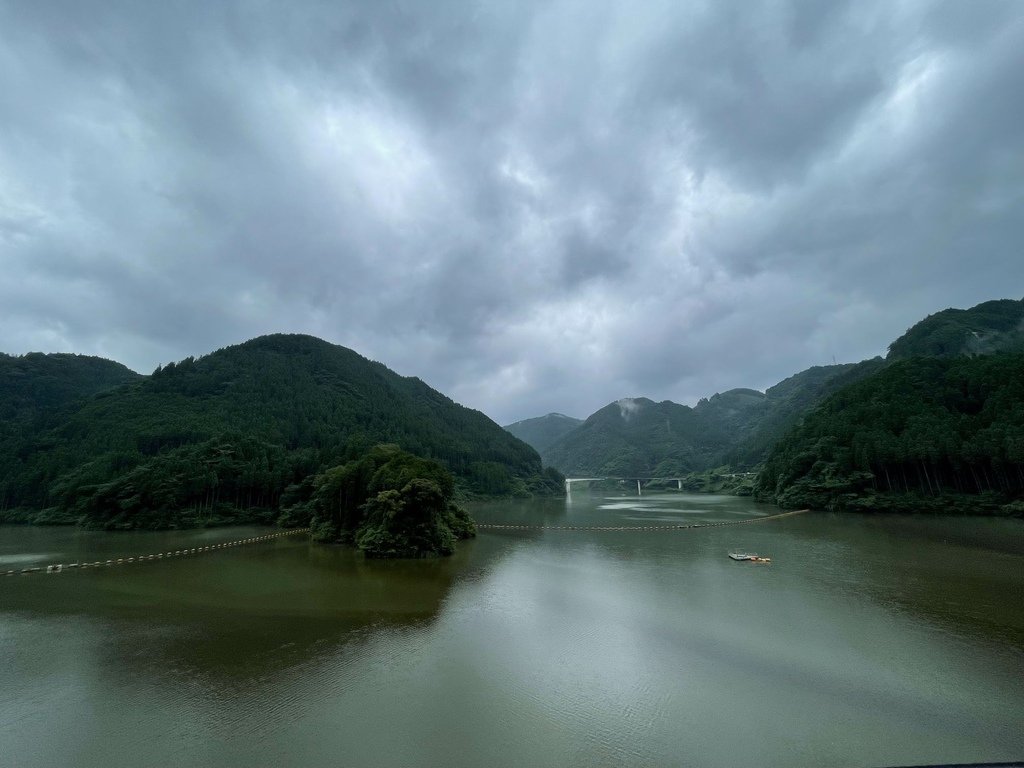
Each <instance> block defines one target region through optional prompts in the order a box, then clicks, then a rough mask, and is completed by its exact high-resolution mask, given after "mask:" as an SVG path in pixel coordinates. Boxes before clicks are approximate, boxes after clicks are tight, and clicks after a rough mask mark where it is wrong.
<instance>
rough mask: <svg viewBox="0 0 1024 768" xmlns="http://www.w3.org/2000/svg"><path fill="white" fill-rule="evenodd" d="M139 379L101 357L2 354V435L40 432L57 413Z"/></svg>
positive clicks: (0, 429)
mask: <svg viewBox="0 0 1024 768" xmlns="http://www.w3.org/2000/svg"><path fill="white" fill-rule="evenodd" d="M139 378H141V377H140V376H139V374H137V373H135V372H134V371H131V370H129V369H128V368H126V367H125V366H123V365H121V364H120V363H115V362H114V361H113V360H104V359H103V358H101V357H89V356H87V355H71V354H50V355H44V354H41V353H39V352H31V353H29V354H27V355H20V356H13V355H5V354H3V353H0V435H4V436H9V435H11V434H13V433H16V432H17V433H20V432H22V431H24V430H33V429H38V428H40V426H41V423H40V420H42V419H45V418H46V417H47V416H49V415H52V414H54V413H55V412H57V411H58V409H61V408H64V407H66V406H68V405H70V404H72V403H75V402H76V401H78V400H80V399H82V398H85V397H88V396H89V395H94V394H96V393H97V392H102V391H104V390H106V389H111V388H112V387H116V386H118V385H120V384H125V383H127V382H129V381H135V380H137V379H139Z"/></svg>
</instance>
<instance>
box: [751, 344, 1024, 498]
mask: <svg viewBox="0 0 1024 768" xmlns="http://www.w3.org/2000/svg"><path fill="white" fill-rule="evenodd" d="M756 492H757V495H758V496H759V497H761V498H763V499H766V500H769V501H773V502H775V503H777V504H779V505H780V506H783V507H790V508H795V507H813V508H817V509H836V510H856V511H901V512H902V511H915V512H917V511H925V512H957V513H960V512H962V513H987V514H999V513H1002V514H1019V513H1020V512H1021V511H1022V510H1021V507H1022V504H1021V502H1020V500H1021V498H1022V497H1024V355H1019V354H997V355H991V356H984V357H961V358H952V359H940V358H912V359H909V360H903V361H899V362H896V363H893V364H892V365H890V366H889V367H887V368H886V369H885V370H883V371H880V372H879V373H877V374H875V375H874V376H872V377H870V378H868V379H866V380H864V381H862V382H859V383H857V384H854V385H852V386H850V387H847V388H846V389H843V390H842V391H840V392H838V393H837V394H835V395H833V396H832V397H830V398H829V399H827V400H826V401H825V402H824V403H823V404H822V405H821V406H819V407H818V408H817V409H815V410H814V411H813V412H811V413H810V414H808V415H807V416H806V418H805V419H804V421H803V423H801V424H800V425H799V426H798V427H797V428H795V429H794V430H792V431H791V432H790V433H789V434H788V435H786V437H785V438H783V439H782V440H781V441H780V442H779V443H778V444H777V445H776V446H775V448H774V449H773V451H772V453H771V455H770V456H769V458H768V460H767V461H766V462H765V465H764V467H763V469H762V471H761V473H760V475H759V477H758V480H757V484H756Z"/></svg>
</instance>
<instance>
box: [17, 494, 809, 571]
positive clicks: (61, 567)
mask: <svg viewBox="0 0 1024 768" xmlns="http://www.w3.org/2000/svg"><path fill="white" fill-rule="evenodd" d="M809 511H810V510H809V509H797V510H793V511H792V512H779V513H777V514H774V515H764V516H762V517H748V518H746V519H745V520H726V521H723V522H720V523H685V524H677V525H518V524H515V523H477V526H476V527H477V528H478V529H480V530H485V531H688V530H694V529H696V528H721V527H723V526H726V525H744V524H746V523H763V522H766V521H768V520H779V519H780V518H783V517H791V516H792V515H801V514H803V513H804V512H809ZM297 533H309V528H292V529H290V530H287V531H282V532H280V533H268V534H265V535H263V536H250V537H249V538H247V539H237V540H235V541H225V542H221V543H220V544H208V545H207V546H205V547H191V548H188V549H175V550H170V551H168V552H157V553H155V554H151V555H135V556H134V557H117V558H111V559H110V560H94V561H92V562H90V563H51V564H50V565H37V566H35V567H33V568H21V569H12V570H9V571H0V576H21V575H28V574H30V573H63V572H64V571H70V570H82V569H84V568H107V567H110V566H115V565H128V564H129V563H145V562H150V561H153V560H165V559H168V558H173V557H187V556H189V555H200V554H203V553H204V552H216V551H217V550H221V549H230V548H231V547H240V546H242V545H243V544H258V543H260V542H263V541H271V540H272V539H280V538H282V537H284V536H294V535H295V534H297Z"/></svg>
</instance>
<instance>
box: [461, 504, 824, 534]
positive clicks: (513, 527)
mask: <svg viewBox="0 0 1024 768" xmlns="http://www.w3.org/2000/svg"><path fill="white" fill-rule="evenodd" d="M804 512H810V510H809V509H797V510H793V511H791V512H779V513H777V514H774V515H764V516H763V517H748V518H747V519H746V520H727V521H725V522H721V523H687V524H680V525H519V524H517V523H508V524H502V523H477V526H476V527H477V528H482V529H484V530H501V531H684V530H691V529H694V528H719V527H721V526H725V525H743V524H744V523H760V522H763V521H765V520H778V519H779V518H781V517H789V516H790V515H801V514H803V513H804Z"/></svg>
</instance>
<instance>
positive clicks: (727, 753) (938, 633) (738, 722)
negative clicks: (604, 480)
mask: <svg viewBox="0 0 1024 768" xmlns="http://www.w3.org/2000/svg"><path fill="white" fill-rule="evenodd" d="M772 511H774V510H773V509H771V508H768V507H764V506H761V505H757V504H755V503H753V502H751V501H750V500H747V499H736V498H732V497H713V496H690V495H685V494H676V493H669V494H661V495H654V494H652V495H645V496H643V497H641V498H636V497H627V496H622V497H605V496H600V495H598V496H588V495H587V494H586V493H580V492H579V490H575V491H574V493H573V499H572V502H571V503H565V502H563V501H560V500H554V501H552V500H547V501H542V502H537V501H531V502H496V503H487V504H478V505H475V506H474V509H473V513H474V514H475V516H476V517H477V519H478V520H479V521H480V522H492V523H516V524H535V525H577V526H578V525H632V524H638V525H640V524H648V523H649V521H652V520H657V521H659V522H665V523H672V522H675V521H681V522H687V523H690V522H713V521H721V520H730V519H742V518H745V517H750V516H756V515H763V514H767V513H770V512H772ZM255 530H256V529H239V528H236V529H230V530H218V531H203V532H160V533H124V534H121V533H118V534H105V533H97V532H88V531H76V530H72V529H59V528H58V529H53V528H45V529H44V528H3V529H0V558H26V557H37V556H39V555H40V553H42V554H43V555H45V561H46V562H52V561H54V560H61V559H64V560H65V561H67V560H72V559H101V558H103V559H106V558H109V557H120V556H125V555H131V554H136V553H139V552H149V551H157V550H160V549H164V550H166V549H178V548H184V547H188V546H195V544H194V543H191V544H190V542H196V541H197V540H199V538H200V537H203V538H204V539H205V541H204V543H210V540H211V537H212V540H214V541H220V540H224V541H227V540H231V539H236V538H241V537H244V536H246V535H251V533H252V532H254V531H255ZM736 549H743V550H749V551H755V552H762V553H764V554H768V555H770V556H771V557H772V558H773V562H772V564H771V565H770V566H766V567H764V566H756V565H752V564H749V563H735V562H733V561H731V560H729V559H728V558H726V556H725V555H726V553H727V552H728V551H731V550H736ZM8 561H11V562H19V563H20V562H24V560H8ZM1022 565H1024V525H1022V523H1021V522H1020V521H1012V520H1010V521H1007V520H984V519H981V520H975V519H971V520H962V519H956V520H949V519H947V520H930V519H925V518H873V517H856V516H849V517H847V516H832V515H806V516H801V517H792V518H784V519H782V520H778V521H766V522H764V523H758V524H756V525H743V526H734V527H725V528H716V529H696V530H683V531H667V532H666V531H650V532H641V531H630V532H599V531H593V532H579V531H577V532H570V531H542V530H535V531H486V532H484V533H482V534H481V535H480V536H479V537H478V538H477V539H476V540H475V541H471V542H468V543H466V544H464V545H461V546H460V549H459V552H458V553H457V555H456V556H455V557H453V558H450V559H446V560H432V561H414V562H380V561H367V560H364V559H363V558H361V557H360V556H358V555H356V554H355V553H353V552H352V551H350V550H346V549H341V548H335V547H324V546H314V545H310V544H309V543H307V542H304V541H301V540H299V539H298V538H295V539H287V538H286V539H278V540H274V541H270V542H265V543H263V544H257V545H252V546H246V547H239V548H236V549H230V550H224V551H219V552H217V553H213V554H209V555H201V556H197V557H193V558H188V559H183V560H169V561H159V562H154V563H144V564H138V565H132V566H122V567H119V568H109V569H96V570H93V571H84V572H79V573H65V574H60V575H57V576H46V575H37V576H25V577H13V578H6V579H0V654H2V655H3V658H4V660H5V664H3V665H0V755H4V762H5V763H8V764H11V765H18V766H51V765H56V764H60V763H64V764H73V765H83V766H99V765H103V766H111V765H128V764H136V765H137V764H159V765H190V766H191V765H213V766H229V765H230V766H235V765H239V764H246V763H248V764H250V765H303V766H319V765H338V764H351V765H467V766H469V765H481V764H486V765H499V766H501V765H510V766H512V765H538V766H545V765H552V766H553V765H601V764H634V765H712V766H719V765H720V766H725V765H729V766H733V765H736V764H738V763H739V762H757V763H758V764H761V765H780V766H781V765H786V766H792V765H850V766H868V765H883V764H896V763H923V762H955V761H969V760H1009V759H1014V758H1019V757H1020V756H1021V754H1024V737H1022V735H1021V729H1020V728H1019V725H1020V723H1021V722H1024V682H1022V681H1024V600H1022V599H1021V596H1022V594H1024V567H1022ZM55 724H60V726H59V727H55Z"/></svg>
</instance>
